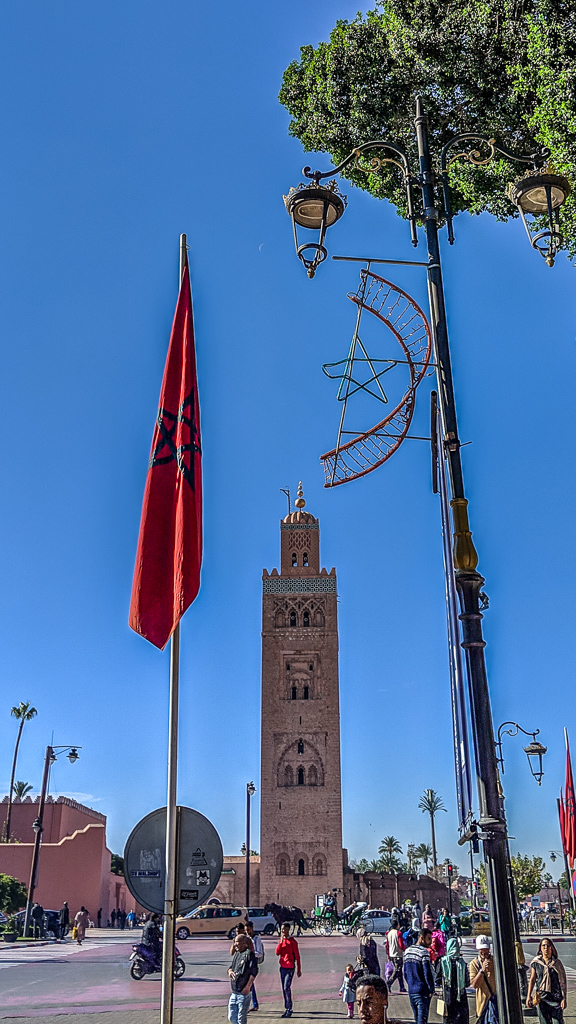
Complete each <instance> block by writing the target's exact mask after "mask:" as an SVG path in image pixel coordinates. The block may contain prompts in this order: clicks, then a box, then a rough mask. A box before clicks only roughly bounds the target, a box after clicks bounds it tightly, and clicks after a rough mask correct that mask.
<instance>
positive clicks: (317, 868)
mask: <svg viewBox="0 0 576 1024" xmlns="http://www.w3.org/2000/svg"><path fill="white" fill-rule="evenodd" d="M314 874H315V875H325V874H326V872H325V870H324V860H323V858H322V857H316V859H315V860H314Z"/></svg>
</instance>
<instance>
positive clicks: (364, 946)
mask: <svg viewBox="0 0 576 1024" xmlns="http://www.w3.org/2000/svg"><path fill="white" fill-rule="evenodd" d="M358 955H359V956H360V957H361V958H362V960H363V961H364V963H365V965H366V970H367V972H368V974H377V975H378V976H380V961H379V960H378V946H377V945H376V943H375V941H374V939H373V938H372V936H371V935H368V934H367V933H366V929H365V928H361V929H360V949H359V951H358Z"/></svg>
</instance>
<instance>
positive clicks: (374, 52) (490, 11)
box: [280, 0, 576, 255]
mask: <svg viewBox="0 0 576 1024" xmlns="http://www.w3.org/2000/svg"><path fill="white" fill-rule="evenodd" d="M417 94H420V95H421V96H422V97H423V100H424V104H425V108H426V110H427V113H428V117H429V127H430V134H431V144H432V149H433V153H434V154H435V155H436V158H437V157H438V154H439V152H440V150H441V148H442V146H444V145H445V143H446V142H448V140H449V139H450V138H451V137H452V136H454V135H455V134H457V133H459V132H465V131H478V132H481V133H482V134H484V135H487V136H488V137H489V138H495V139H497V140H500V141H501V142H502V143H503V144H504V145H505V146H506V147H507V148H508V149H510V150H512V151H514V152H523V153H531V152H534V151H535V149H536V148H540V147H543V146H547V147H548V148H549V149H550V151H551V159H550V163H551V165H552V166H553V168H554V170H556V171H558V172H560V173H563V174H566V175H567V177H568V178H569V179H570V180H571V181H572V182H573V183H574V184H575V185H576V11H575V6H574V3H573V2H570V0H464V2H462V0H377V6H376V8H375V10H373V11H369V12H368V13H367V14H366V15H365V16H362V15H361V14H358V15H357V17H356V18H355V19H354V20H353V21H338V22H337V23H336V25H335V27H334V29H333V30H332V32H331V34H330V39H329V41H328V42H322V43H319V44H318V46H316V47H313V46H310V45H307V46H303V47H302V48H301V51H300V60H299V61H293V63H292V64H290V66H289V67H288V68H287V70H286V72H285V73H284V78H283V84H282V88H281V91H280V101H281V102H282V103H283V104H284V106H285V107H286V108H287V110H288V111H289V113H290V115H291V117H292V120H291V122H290V129H289V130H290V133H291V134H292V135H294V136H296V138H298V139H300V141H301V142H302V144H303V146H304V148H305V149H306V150H312V151H317V152H318V151H321V152H325V153H329V154H330V156H331V157H332V160H333V161H334V162H335V163H339V162H340V161H341V160H342V159H343V157H345V156H346V155H347V154H348V153H349V152H350V151H351V150H352V149H353V148H354V147H355V146H357V145H358V144H360V143H362V142H368V141H369V140H370V139H388V140H390V141H393V142H396V143H398V144H400V145H401V146H402V147H403V148H404V149H405V151H406V152H407V153H408V155H409V158H410V159H411V162H412V167H413V168H416V167H417V161H416V143H415V137H414V130H413V118H414V98H415V96H416V95H417ZM463 148H464V147H463ZM487 155H488V152H487V150H486V151H485V152H483V153H482V156H487ZM321 169H322V170H324V169H325V168H324V167H322V168H321ZM524 170H525V168H524V167H521V166H520V165H516V166H513V165H511V164H510V162H509V161H507V160H504V159H498V160H494V161H492V162H490V163H488V164H485V165H482V166H474V165H473V164H471V163H470V162H468V161H463V160H460V161H458V162H456V163H454V164H453V165H452V167H451V169H450V175H451V184H452V201H453V207H454V211H455V212H456V211H461V210H468V211H469V212H470V213H473V214H474V213H482V212H483V211H488V212H489V213H492V214H493V215H494V216H495V217H497V218H498V219H499V220H507V219H508V218H510V217H515V216H517V215H518V214H517V210H516V208H515V207H514V206H513V205H512V203H511V202H510V200H509V199H508V196H507V186H508V183H509V182H510V181H511V180H513V179H514V178H518V177H521V176H522V174H523V173H524ZM344 173H345V175H346V176H347V177H348V178H349V179H350V180H351V181H352V182H353V184H354V185H357V186H358V187H359V188H363V189H366V190H367V191H368V192H370V193H372V195H374V196H376V197H378V198H379V199H389V200H390V201H391V202H392V203H393V204H394V205H395V206H396V207H397V209H398V212H399V213H400V214H401V215H402V216H405V215H406V200H405V194H404V188H403V186H402V181H401V175H400V171H399V170H398V168H396V167H395V166H394V165H393V164H385V165H384V168H383V169H381V170H378V171H377V172H371V173H367V172H365V171H362V170H359V169H357V168H349V169H347V170H346V171H345V172H344ZM416 199H417V202H418V203H419V202H420V197H419V196H417V197H416ZM439 200H440V197H439ZM563 231H564V234H565V238H566V244H567V248H568V249H569V251H570V253H571V255H574V254H576V191H574V192H572V194H571V196H570V197H569V198H568V200H567V202H566V204H565V206H564V207H563Z"/></svg>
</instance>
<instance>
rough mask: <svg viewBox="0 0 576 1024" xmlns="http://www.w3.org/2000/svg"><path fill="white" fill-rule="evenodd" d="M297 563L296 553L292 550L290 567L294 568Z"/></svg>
mask: <svg viewBox="0 0 576 1024" xmlns="http://www.w3.org/2000/svg"><path fill="white" fill-rule="evenodd" d="M297 565H298V555H297V554H296V552H295V551H293V552H292V568H293V569H295V568H296V566H297Z"/></svg>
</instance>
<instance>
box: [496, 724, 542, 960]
mask: <svg viewBox="0 0 576 1024" xmlns="http://www.w3.org/2000/svg"><path fill="white" fill-rule="evenodd" d="M507 727H508V728H507ZM519 732H522V733H524V735H525V736H531V737H532V742H531V743H529V744H528V746H527V747H524V753H525V754H526V756H527V758H528V764H529V765H530V771H531V772H532V775H533V777H534V778H535V779H536V782H537V783H538V785H539V786H541V785H542V776H543V775H544V769H543V767H542V758H543V756H544V754H545V753H546V751H547V747H544V746H542V744H541V743H540V742H539V741H538V740H537V739H536V737H537V736H538V735H539V733H540V729H536V730H535V731H534V732H527V731H526V729H523V728H522V726H521V725H518V723H517V722H503V723H502V725H501V726H500V727H499V729H498V738H497V740H496V749H497V756H496V761H497V763H498V766H499V768H500V771H501V772H502V775H504V754H503V751H502V738H503V736H517V735H518V733H519ZM499 786H500V801H501V807H502V819H503V820H504V821H505V822H506V811H505V809H504V790H503V789H502V785H501V783H500V781H499ZM506 869H507V872H508V887H509V889H510V900H511V903H512V908H513V910H514V930H515V934H516V941H517V942H519V941H520V925H519V922H518V900H517V898H516V889H515V887H514V876H513V874H512V861H511V859H510V844H509V842H508V828H507V827H506Z"/></svg>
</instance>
